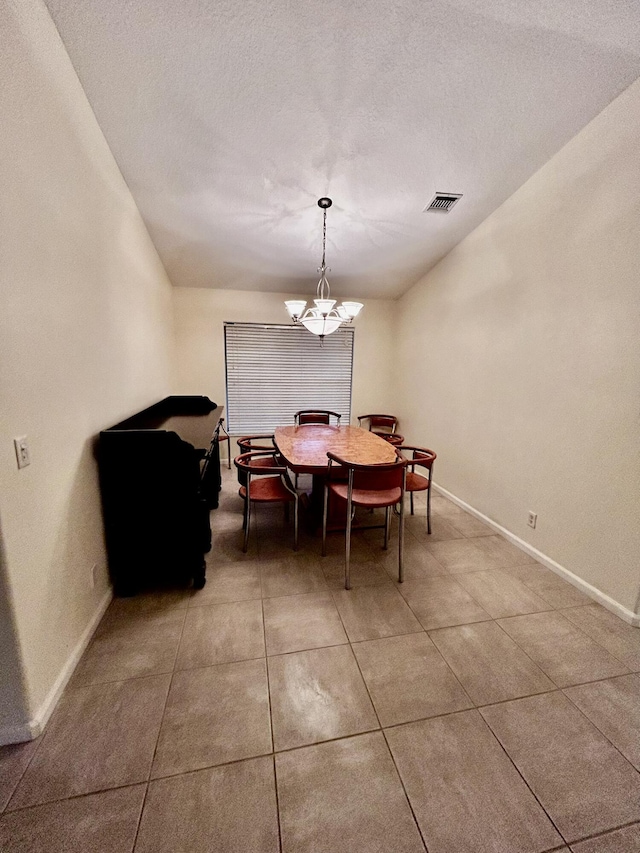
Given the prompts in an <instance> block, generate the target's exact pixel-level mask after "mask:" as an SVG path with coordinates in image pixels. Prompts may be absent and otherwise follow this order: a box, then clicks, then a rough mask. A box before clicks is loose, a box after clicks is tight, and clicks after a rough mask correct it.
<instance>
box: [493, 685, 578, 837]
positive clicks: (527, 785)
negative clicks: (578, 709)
mask: <svg viewBox="0 0 640 853" xmlns="http://www.w3.org/2000/svg"><path fill="white" fill-rule="evenodd" d="M553 692H556V691H553ZM478 714H479V715H480V719H481V720H482V722H483V723H484V724H485V726H486V727H487V729H488V731H489V732H490V733H491V736H492V737H493V738H494V740H495V741H496V743H497V744H498V746H499V747H500V749H501V750H502V751H503V753H504V754H505V755H506V756H507V759H508V760H509V762H510V763H511V765H512V766H513V768H514V769H515V771H516V773H517V774H518V776H519V777H520V778H521V779H522V781H523V783H524V784H525V785H526V787H527V789H528V790H529V791H530V792H531V796H532V797H533V798H534V799H535V801H536V802H537V803H538V805H539V806H540V808H541V809H542V811H543V812H544V814H545V815H546V816H547V818H548V819H549V822H550V823H551V825H552V826H553V828H554V829H555V830H556V832H557V833H558V835H559V836H560V838H561V839H562V841H563V842H564V844H569V842H568V841H567V839H566V838H565V837H564V835H563V833H562V832H561V831H560V827H559V826H557V825H556V822H555V821H554V819H553V818H552V817H551V815H550V814H549V812H548V811H547V809H546V808H545V807H544V806H543V804H542V802H541V801H540V799H539V797H538V795H537V794H536V792H535V791H534V790H533V788H532V787H531V785H530V784H529V783H528V782H527V780H526V778H525V776H524V774H523V773H522V772H521V771H520V768H519V767H518V765H517V764H516V762H515V761H514V759H513V758H512V757H511V756H510V755H509V753H508V752H507V750H506V748H505V746H504V744H503V743H502V741H501V740H500V738H499V737H498V735H497V734H496V733H495V732H494V730H493V729H492V728H491V726H490V725H489V723H488V722H487V720H486V719H485V718H484V716H483V715H482V713H481V711H480V710H479V709H478ZM551 849H552V850H553V849H561V847H559V846H556V848H551Z"/></svg>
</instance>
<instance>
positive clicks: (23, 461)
mask: <svg viewBox="0 0 640 853" xmlns="http://www.w3.org/2000/svg"><path fill="white" fill-rule="evenodd" d="M13 444H14V446H15V448H16V458H17V459H18V468H26V467H27V465H31V456H30V454H29V444H28V443H27V436H26V435H21V436H20V438H14V439H13Z"/></svg>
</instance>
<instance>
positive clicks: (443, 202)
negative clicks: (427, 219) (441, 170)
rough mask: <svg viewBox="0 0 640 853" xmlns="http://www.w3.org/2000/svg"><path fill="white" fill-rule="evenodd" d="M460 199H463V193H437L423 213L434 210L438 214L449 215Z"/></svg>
mask: <svg viewBox="0 0 640 853" xmlns="http://www.w3.org/2000/svg"><path fill="white" fill-rule="evenodd" d="M459 198H462V193H436V194H435V195H434V197H433V198H432V199H431V201H430V202H429V204H428V205H427V206H426V207H425V209H424V210H423V213H430V212H431V211H432V210H433V211H436V212H437V213H449V211H450V210H451V208H452V207H453V206H454V204H455V203H456V202H457V201H458V199H459Z"/></svg>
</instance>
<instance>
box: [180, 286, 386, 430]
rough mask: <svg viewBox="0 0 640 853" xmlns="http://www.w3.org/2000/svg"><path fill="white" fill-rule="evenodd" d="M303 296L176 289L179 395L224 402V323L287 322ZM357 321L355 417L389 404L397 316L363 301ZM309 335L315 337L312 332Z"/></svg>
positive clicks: (377, 302) (382, 303) (381, 304)
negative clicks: (290, 303)
mask: <svg viewBox="0 0 640 853" xmlns="http://www.w3.org/2000/svg"><path fill="white" fill-rule="evenodd" d="M293 298H305V297H304V296H302V297H301V296H300V294H285V293H256V292H250V291H241V290H240V291H239V290H208V289H204V288H181V287H180V288H175V289H174V292H173V303H174V313H175V324H176V341H177V353H178V356H177V387H176V390H175V393H177V394H207V395H208V396H210V397H211V398H212V399H213V400H215V402H217V403H222V404H223V405H224V402H225V373H224V322H225V320H227V321H236V322H250V323H259V322H264V323H288V322H289V316H288V314H287V312H286V309H285V307H284V300H285V299H293ZM362 302H363V304H364V308H363V309H362V311H361V312H360V315H359V316H358V318H357V319H356V320H354V327H355V330H356V332H355V343H354V364H353V401H352V407H351V412H352V416H351V420H352V422H353V423H356V416H357V415H359V414H366V413H367V412H371V411H386V410H387V407H388V406H389V405H390V404H391V397H392V393H393V391H392V379H393V376H394V374H395V370H394V367H393V358H394V345H393V328H394V327H393V317H394V309H395V303H394V302H392V301H391V300H387V299H369V300H362ZM310 338H311V336H310Z"/></svg>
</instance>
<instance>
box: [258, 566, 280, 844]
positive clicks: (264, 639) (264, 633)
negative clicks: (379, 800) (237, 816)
mask: <svg viewBox="0 0 640 853" xmlns="http://www.w3.org/2000/svg"><path fill="white" fill-rule="evenodd" d="M258 573H259V580H260V591H262V570H261V568H260V566H258ZM260 612H261V614H262V642H263V644H264V674H265V679H266V682H267V684H266V687H267V705H268V714H269V738H270V740H271V766H272V768H273V793H274V796H275V800H276V823H277V826H278V850H279V851H280V853H282V822H281V817H280V797H279V795H278V776H277V773H276V752H275V741H274V737H273V714H272V710H271V709H272V705H271V680H270V678H269V661H268V656H267V624H266V620H265V618H264V598H261V599H260Z"/></svg>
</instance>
